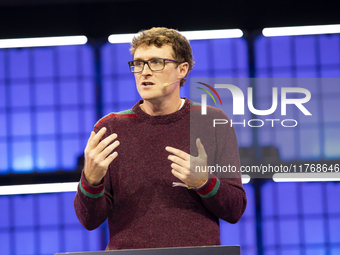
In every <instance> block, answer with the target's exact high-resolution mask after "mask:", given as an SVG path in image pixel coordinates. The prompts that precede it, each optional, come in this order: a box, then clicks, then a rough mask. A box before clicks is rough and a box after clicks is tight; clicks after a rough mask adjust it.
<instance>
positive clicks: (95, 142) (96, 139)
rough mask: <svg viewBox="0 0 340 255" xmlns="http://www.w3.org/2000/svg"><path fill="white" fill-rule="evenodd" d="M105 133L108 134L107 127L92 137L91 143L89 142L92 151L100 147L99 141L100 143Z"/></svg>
mask: <svg viewBox="0 0 340 255" xmlns="http://www.w3.org/2000/svg"><path fill="white" fill-rule="evenodd" d="M105 133H106V127H103V128H101V129H100V130H99V131H98V133H97V134H95V135H94V136H93V137H92V139H91V141H89V149H91V150H92V149H94V148H96V147H97V145H98V143H99V141H100V139H101V138H102V136H103V135H104V134H105Z"/></svg>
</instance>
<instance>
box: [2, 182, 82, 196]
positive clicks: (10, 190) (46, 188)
mask: <svg viewBox="0 0 340 255" xmlns="http://www.w3.org/2000/svg"><path fill="white" fill-rule="evenodd" d="M77 186H78V182H64V183H44V184H25V185H9V186H0V195H23V194H40V193H57V192H75V191H77Z"/></svg>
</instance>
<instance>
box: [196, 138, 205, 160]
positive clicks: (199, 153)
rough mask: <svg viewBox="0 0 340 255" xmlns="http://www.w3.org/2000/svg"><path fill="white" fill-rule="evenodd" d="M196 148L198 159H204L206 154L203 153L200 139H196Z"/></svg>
mask: <svg viewBox="0 0 340 255" xmlns="http://www.w3.org/2000/svg"><path fill="white" fill-rule="evenodd" d="M196 146H197V149H198V157H200V158H202V157H206V156H207V154H206V153H205V149H204V146H203V144H202V142H201V139H199V138H197V140H196Z"/></svg>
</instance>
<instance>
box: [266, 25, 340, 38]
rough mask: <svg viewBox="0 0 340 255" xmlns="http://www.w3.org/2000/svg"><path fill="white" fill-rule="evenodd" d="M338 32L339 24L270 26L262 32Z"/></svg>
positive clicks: (285, 33) (267, 33)
mask: <svg viewBox="0 0 340 255" xmlns="http://www.w3.org/2000/svg"><path fill="white" fill-rule="evenodd" d="M336 33H340V25H318V26H298V27H271V28H264V29H263V30H262V34H263V35H264V36H266V37H271V36H291V35H317V34H336Z"/></svg>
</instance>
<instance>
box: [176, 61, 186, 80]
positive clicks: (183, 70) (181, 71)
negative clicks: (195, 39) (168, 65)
mask: <svg viewBox="0 0 340 255" xmlns="http://www.w3.org/2000/svg"><path fill="white" fill-rule="evenodd" d="M178 68H179V76H178V78H181V79H182V78H184V77H185V76H186V75H187V73H188V70H189V63H188V62H184V63H181V64H180V65H179V66H178Z"/></svg>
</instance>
